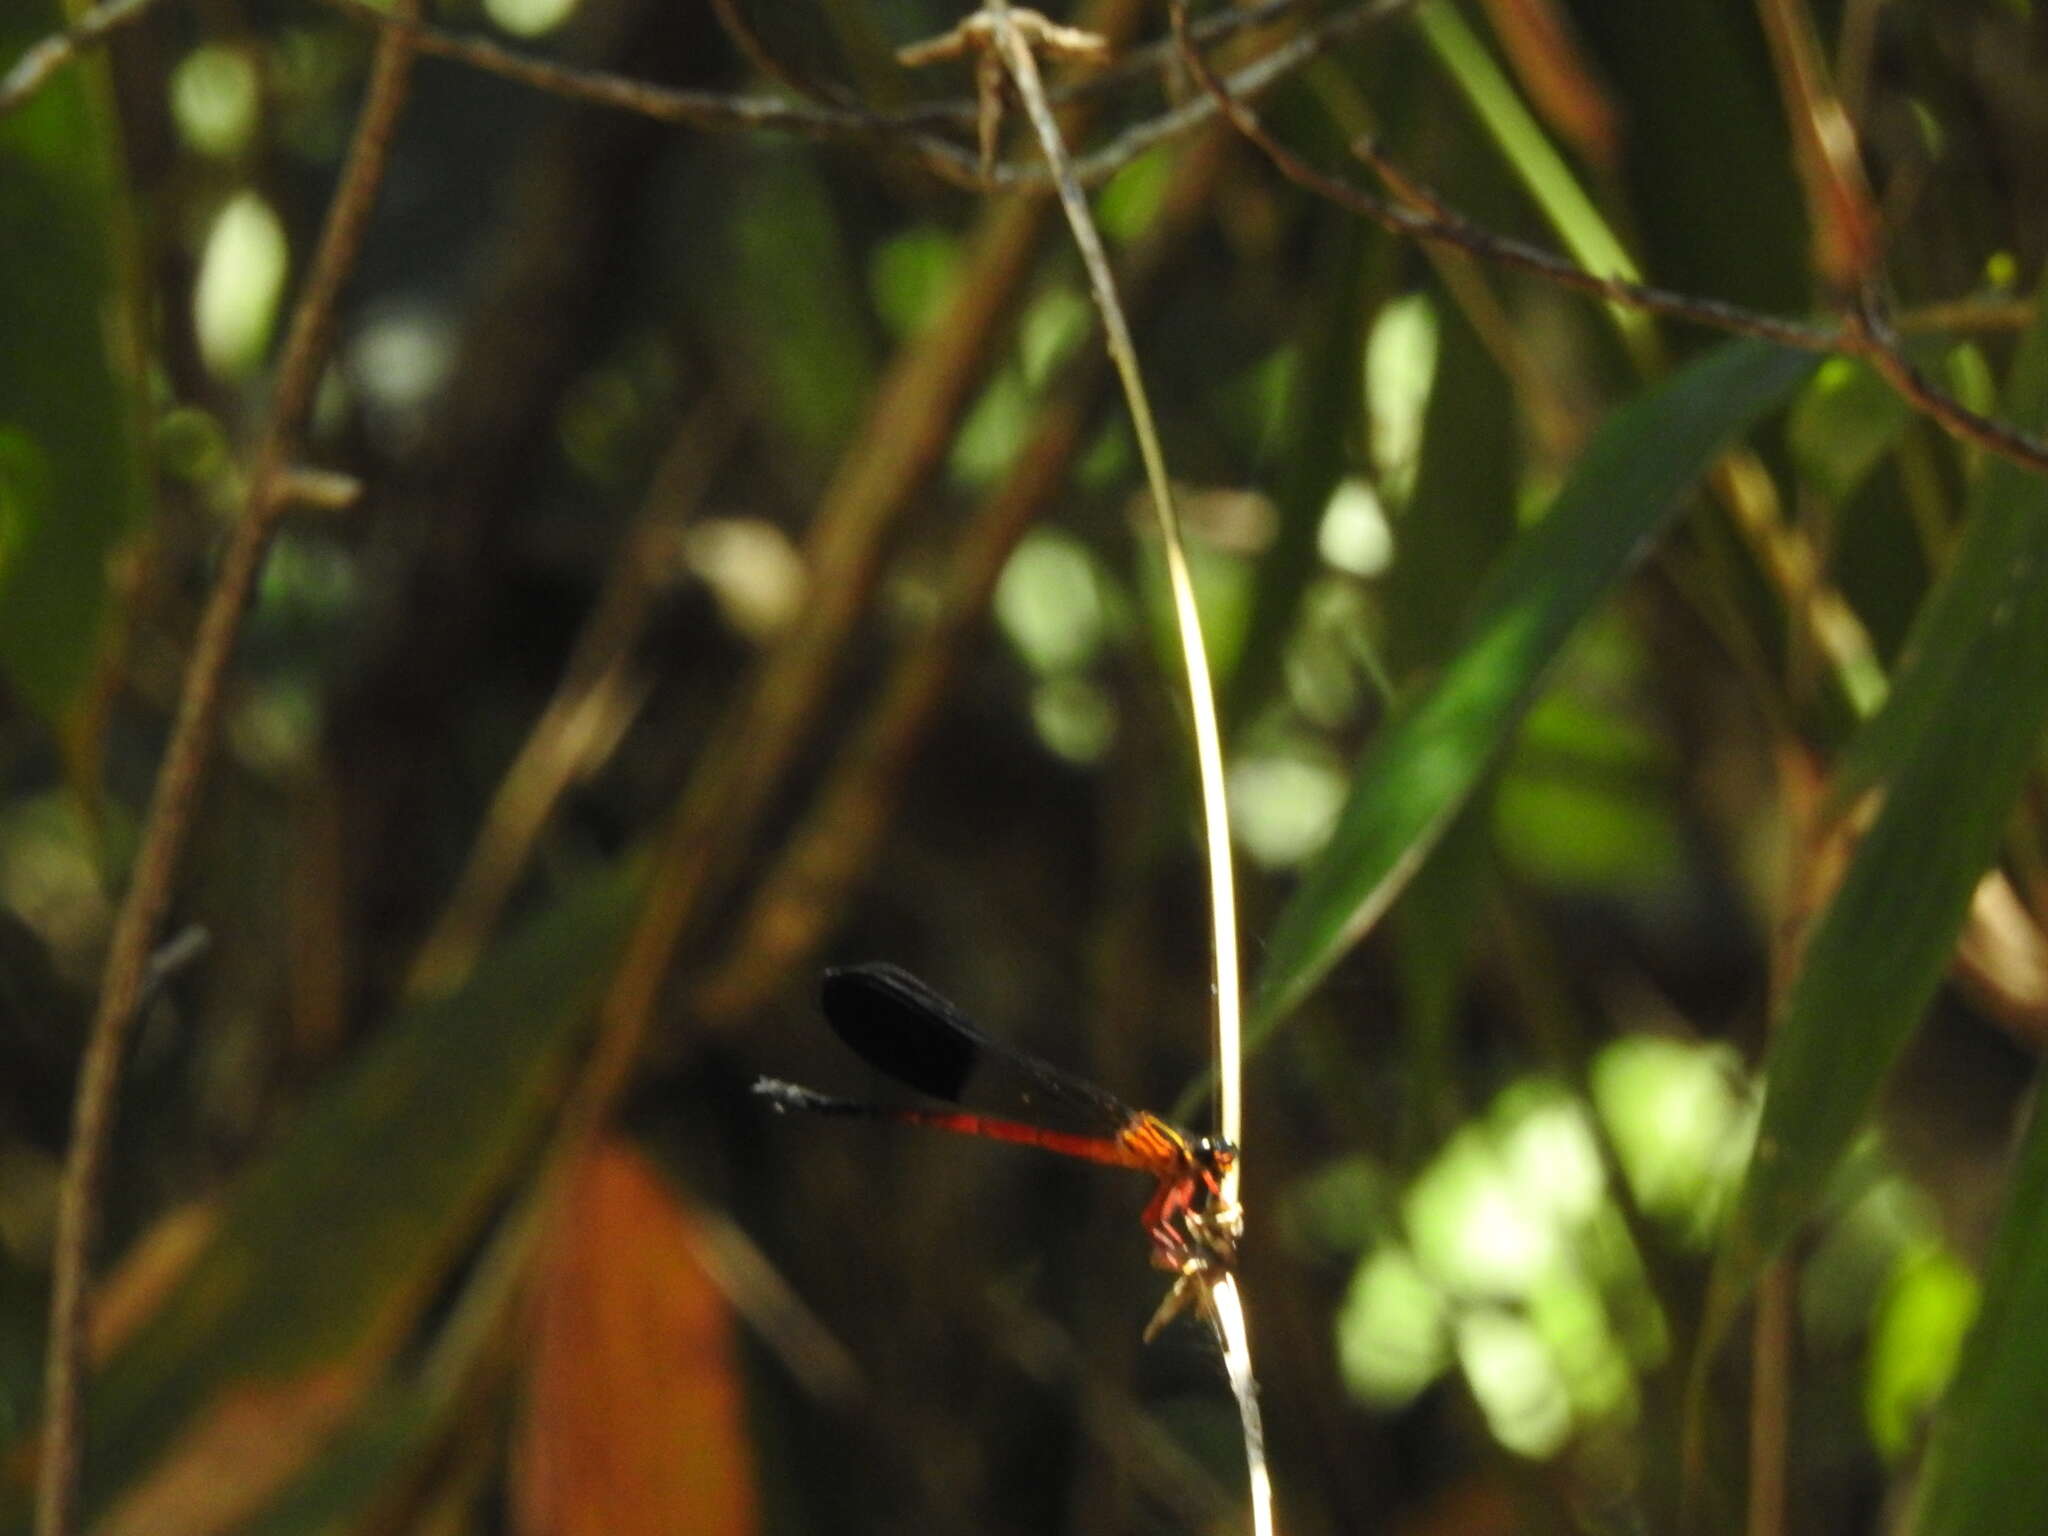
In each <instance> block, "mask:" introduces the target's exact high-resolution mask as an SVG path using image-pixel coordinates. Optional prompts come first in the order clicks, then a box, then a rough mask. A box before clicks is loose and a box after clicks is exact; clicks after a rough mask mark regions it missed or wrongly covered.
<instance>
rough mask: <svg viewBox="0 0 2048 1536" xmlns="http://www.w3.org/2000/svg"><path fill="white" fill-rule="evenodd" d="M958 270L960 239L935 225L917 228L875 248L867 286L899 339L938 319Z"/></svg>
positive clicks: (915, 332) (893, 236)
mask: <svg viewBox="0 0 2048 1536" xmlns="http://www.w3.org/2000/svg"><path fill="white" fill-rule="evenodd" d="M959 270H960V242H959V240H957V239H956V238H955V237H954V236H953V235H952V234H951V233H950V232H949V231H947V230H944V229H941V228H939V227H938V226H936V225H932V224H919V225H916V226H914V227H912V228H910V229H906V230H904V231H902V232H901V233H900V234H895V235H891V236H890V237H889V238H887V239H886V240H884V241H882V242H881V244H879V245H878V246H876V247H875V253H874V255H873V256H872V257H870V258H869V262H868V287H869V289H870V291H871V292H872V293H873V295H874V300H875V308H876V309H877V310H878V311H879V312H880V314H881V316H882V320H883V322H884V323H885V324H887V326H888V327H889V329H890V330H891V331H892V332H893V333H894V334H895V335H897V336H899V337H905V336H914V335H916V334H917V332H918V331H920V330H922V329H923V328H924V326H925V324H926V323H927V322H928V321H930V320H932V319H934V318H936V317H937V315H938V313H939V306H940V305H941V304H943V303H944V302H945V301H946V299H947V298H948V297H949V296H950V295H951V293H952V291H953V280H954V278H955V277H956V275H957V274H958V273H959Z"/></svg>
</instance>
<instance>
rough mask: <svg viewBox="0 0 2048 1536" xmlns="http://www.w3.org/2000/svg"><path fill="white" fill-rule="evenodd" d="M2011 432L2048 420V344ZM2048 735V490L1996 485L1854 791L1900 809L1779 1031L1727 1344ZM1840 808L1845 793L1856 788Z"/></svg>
mask: <svg viewBox="0 0 2048 1536" xmlns="http://www.w3.org/2000/svg"><path fill="white" fill-rule="evenodd" d="M2008 396H2009V399H2008V406H2007V411H2008V415H2009V416H2010V418H2011V419H2012V420H2014V421H2016V422H2019V423H2023V424H2038V423H2039V422H2041V421H2042V420H2043V418H2044V416H2048V327H2042V326H2040V325H2038V324H2037V326H2036V328H2035V330H2034V331H2033V333H2031V335H2030V336H2029V337H2028V339H2027V342H2026V344H2025V346H2024V347H2023V348H2022V351H2021V355H2020V357H2019V359H2018V361H2017V363H2016V365H2015V368H2014V377H2013V384H2012V387H2011V389H2010V390H2009V391H2008ZM2044 719H2048V479H2043V478H2041V477H2039V476H2035V475H2030V474H2028V473H2026V472H2025V471H2023V470H2021V469H2019V468H2018V467H2017V466H2014V465H2011V464H2009V463H2005V462H2003V461H2001V462H1999V463H1996V464H1993V465H1990V466H1988V467H1987V469H1986V472H1985V475H1984V478H1983V480H1982V481H1981V482H1980V483H1979V486H1978V488H1977V495H1976V497H1975V498H1974V502H1973V506H1972V510H1971V515H1970V518H1969V522H1968V525H1967V527H1966V529H1965V532H1964V535H1963V541H1962V544H1961V545H1960V546H1959V547H1958V549H1957V551H1956V553H1955V556H1954V558H1953V559H1952V561H1951V562H1950V565H1949V568H1948V570H1947V572H1946V573H1945V574H1944V575H1943V577H1942V579H1941V581H1940V583H1939V584H1938V585H1937V587H1936V588H1935V590H1934V592H1933V593H1932V594H1930V596H1929V597H1928V599H1927V601H1926V602H1925V603H1924V604H1923V606H1922V611H1921V614H1920V616H1919V619H1918V621H1917V622H1916V624H1915V626H1914V630H1913V633H1912V634H1911V636H1910V637H1909V639H1908V641H1907V645H1906V650H1905V654H1904V657H1903V660H1902V662H1901V665H1900V668H1899V674H1898V677H1897V679H1896V680H1895V682H1894V684H1893V686H1892V690H1891V693H1890V695H1889V697H1888V698H1887V700H1886V703H1885V706H1884V709H1883V710H1882V711H1881V712H1880V713H1879V714H1878V715H1877V717H1876V718H1874V719H1873V720H1872V721H1871V722H1870V724H1869V725H1868V726H1866V727H1865V729H1864V731H1863V732H1862V733H1860V734H1859V737H1858V739H1857V740H1856V741H1855V742H1854V743H1852V744H1851V746H1850V749H1849V751H1848V753H1847V754H1846V756H1845V758H1844V762H1843V768H1842V774H1841V777H1842V783H1843V785H1844V786H1853V787H1855V788H1856V789H1859V790H1860V789H1862V788H1864V787H1866V786H1869V787H1874V788H1876V789H1878V790H1879V791H1881V793H1882V796H1883V801H1882V807H1881V809H1880V810H1879V812H1878V815H1877V819H1876V821H1875V822H1874V824H1873V825H1872V826H1871V828H1870V830H1869V832H1868V833H1867V834H1866V835H1865V836H1864V838H1863V840H1862V842H1861V843H1860V845H1859V846H1858V847H1857V850H1856V853H1855V856H1854V858H1853V860H1852V861H1851V863H1850V866H1849V869H1848V873H1847V874H1846V875H1845V877H1844V878H1843V881H1842V884H1841V886H1840V888H1839V889H1838V890H1837V891H1836V893H1835V895H1834V897H1833V899H1832V900H1831V901H1830V902H1829V904H1828V906H1827V909H1826V910H1825V911H1824V912H1823V913H1822V914H1821V916H1820V918H1819V919H1818V921H1817V923H1816V925H1815V927H1814V930H1813V933H1812V937H1811V939H1810V940H1809V942H1808V944H1807V947H1806V952H1805V958H1804V961H1803V963H1802V965H1801V968H1800V971H1799V974H1798V975H1797V977H1795V978H1794V979H1793V982H1792V985H1791V988H1790V990H1789V992H1788V993H1787V996H1786V999H1785V1003H1784V1007H1783V1011H1782V1015H1781V1017H1780V1018H1779V1020H1778V1021H1777V1024H1776V1027H1775V1028H1774V1029H1773V1031H1772V1037H1771V1045H1770V1049H1769V1052H1768V1053H1767V1055H1766V1058H1765V1063H1764V1078H1765V1085H1766V1086H1765V1098H1764V1108H1763V1118H1762V1123H1761V1125H1760V1127H1759V1130H1758V1137H1757V1148H1756V1152H1755V1154H1754V1156H1753V1157H1752V1160H1751V1164H1750V1169H1749V1172H1748V1175H1747V1177H1746V1179H1745V1182H1744V1185H1743V1190H1742V1193H1741V1195H1740V1197H1739V1198H1738V1200H1737V1203H1736V1207H1735V1211H1734V1215H1733V1218H1732V1221H1731V1224H1730V1228H1729V1231H1728V1233H1727V1235H1726V1237H1725V1239H1724V1242H1723V1246H1722V1250H1721V1253H1720V1255H1719V1257H1718V1259H1717V1263H1716V1270H1715V1275H1714V1282H1713V1293H1712V1294H1713V1298H1714V1303H1713V1306H1712V1308H1711V1310H1710V1316H1709V1320H1708V1341H1709V1343H1710V1344H1711V1342H1712V1341H1713V1339H1714V1338H1715V1336H1716V1333H1717V1331H1718V1330H1719V1329H1720V1328H1724V1327H1725V1326H1726V1324H1727V1323H1728V1321H1729V1320H1730V1319H1731V1317H1732V1314H1733V1312H1734V1310H1735V1308H1736V1307H1738V1306H1739V1305H1740V1303H1741V1301H1742V1299H1743V1297H1744V1296H1745V1295H1746V1294H1747V1292H1748V1289H1749V1286H1750V1284H1751V1283H1752V1282H1753V1281H1754V1279H1755V1277H1756V1275H1757V1273H1758V1271H1759V1270H1760V1269H1761V1268H1762V1267H1763V1265H1764V1264H1765V1263H1767V1262H1768V1261H1769V1259H1770V1257H1771V1255H1772V1254H1774V1253H1775V1252H1776V1251H1777V1250H1778V1249H1779V1248H1780V1247H1781V1246H1782V1245H1783V1244H1784V1243H1785V1241H1786V1240H1787V1239H1788V1238H1789V1237H1790V1236H1791V1235H1792V1233H1793V1231H1794V1230H1795V1229H1796V1227H1797V1226H1798V1224H1799V1222H1800V1221H1801V1220H1802V1219H1803V1218H1804V1217H1805V1215H1806V1214H1807V1213H1808V1212H1809V1211H1810V1210H1811V1209H1812V1208H1813V1206H1814V1203H1815V1202H1816V1201H1817V1199H1818V1198H1819V1196H1820V1193H1821V1191H1822V1189H1823V1187H1824V1185H1825V1183H1826V1181H1827V1179H1828V1178H1829V1177H1830V1175H1831V1174H1832V1173H1833V1171H1834V1169H1835V1167H1836V1165H1837V1164H1838V1163H1839V1161H1840V1159H1841V1156H1842V1154H1843V1153H1844V1151H1846V1149H1847V1148H1848V1146H1849V1144H1850V1142H1851V1140H1852V1139H1853V1138H1854V1137H1855V1136H1856V1134H1857V1133H1858V1131H1859V1130H1860V1129H1861V1128H1862V1126H1863V1125H1864V1124H1865V1123H1867V1121H1868V1120H1869V1118H1870V1116H1871V1114H1872V1113H1873V1111H1874V1109H1875V1107H1876V1104H1877V1100H1878V1096H1879V1094H1880V1092H1881V1091H1882V1088H1883V1086H1884V1081H1885V1078H1886V1077H1887V1075H1888V1074H1889V1072H1890V1069H1891V1067H1892V1065H1893V1063H1894V1062H1895V1061H1896V1059H1897V1057H1898V1054H1899V1052H1900V1050H1901V1049H1902V1048H1903V1046H1904V1045H1905V1042H1906V1040H1907V1038H1908V1037H1909V1035H1910V1034H1911V1032H1912V1030H1913V1027H1914V1026H1915V1025H1916V1024H1917V1023H1918V1022H1919V1020H1920V1017H1921V1015H1922V1014H1923V1013H1924V1012H1925V1011H1926V1008H1927V1006H1928V1004H1929V1003H1930V1002H1931V1001H1932V1000H1933V997H1934V992H1935V989H1936V987H1938V986H1939V985H1940V982H1941V979H1942V976H1943V975H1944V974H1945V972H1946V970H1947V968H1948V963H1949V957H1950V954H1951V952H1952V951H1953V949H1954V946H1955V941H1956V937H1957V935H1958V934H1959V933H1960V931H1961V929H1962V925H1963V921H1964V918H1965V916H1966V915H1967V913H1968V909H1969V903H1970V897H1971V893H1972V892H1973V891H1974V890H1975V889H1976V886H1977V882H1978V880H1979V879H1980V878H1981V877H1982V875H1983V873H1984V871H1985V870H1986V868H1988V867H1989V865H1990V864H1991V862H1992V860H1993V858H1994V857H1995V854H1996V851H1997V847H1998V842H1999V838H2000V836H2001V835H2002V833H2003V832H2004V830H2005V826H2006V823H2007V819H2008V817H2009V816H2010V814H2011V811H2012V807H2013V803H2014V801H2015V800H2016V799H2017V798H2018V795H2019V793H2020V789H2021V786H2022V784H2023V783H2024V781H2025V778H2026V775H2027V773H2028V770H2029V769H2030V768H2031V767H2032V766H2033V763H2034V761H2035V755H2036V751H2037V749H2038V746H2039V742H2040V735H2041V727H2042V723H2043V720H2044ZM1837 797H1838V799H1839V797H1840V790H1839V789H1838V796H1837Z"/></svg>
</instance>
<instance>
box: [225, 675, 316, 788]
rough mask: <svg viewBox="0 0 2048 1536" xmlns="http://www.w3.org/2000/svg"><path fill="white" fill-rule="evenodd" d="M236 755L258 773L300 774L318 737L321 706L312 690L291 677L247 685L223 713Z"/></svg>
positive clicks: (229, 738) (278, 775)
mask: <svg viewBox="0 0 2048 1536" xmlns="http://www.w3.org/2000/svg"><path fill="white" fill-rule="evenodd" d="M227 734H228V741H229V744H230V745H231V746H233V748H234V750H235V755H236V756H238V757H239V758H241V760H242V761H243V763H244V764H246V765H247V766H249V767H251V768H254V769H255V770H256V771H257V772H259V773H264V774H268V775H271V776H273V777H276V778H280V779H282V778H289V777H293V776H295V775H297V774H300V773H303V772H304V771H305V769H306V766H307V764H308V763H309V762H310V761H311V760H312V756H313V749H314V744H315V743H316V742H317V741H318V740H319V736H320V706H319V703H318V700H317V699H316V697H315V695H314V693H313V690H312V689H311V688H308V687H307V686H305V685H304V684H303V683H300V682H296V681H278V682H271V683H265V684H262V685H260V686H256V687H251V688H249V689H247V690H246V691H245V693H244V695H243V697H242V700H241V702H240V704H239V705H238V706H237V707H236V709H235V711H234V712H233V713H232V714H231V715H229V716H228V728H227Z"/></svg>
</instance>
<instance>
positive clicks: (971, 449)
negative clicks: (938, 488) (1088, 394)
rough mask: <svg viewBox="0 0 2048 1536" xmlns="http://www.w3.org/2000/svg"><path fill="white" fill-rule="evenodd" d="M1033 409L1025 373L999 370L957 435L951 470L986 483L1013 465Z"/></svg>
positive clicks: (965, 481)
mask: <svg viewBox="0 0 2048 1536" xmlns="http://www.w3.org/2000/svg"><path fill="white" fill-rule="evenodd" d="M1031 410H1032V406H1031V391H1030V390H1028V389H1027V388H1025V386H1024V378H1023V375H1022V373H1021V372H1020V371H1019V370H1017V369H1015V368H1005V369H1004V370H1003V371H1002V372H1000V373H998V374H997V375H996V376H995V377H994V378H992V379H990V380H989V381H988V387H987V388H985V389H984V390H982V392H981V398H980V399H979V400H977V401H975V402H974V406H973V408H972V409H971V410H969V411H968V413H967V419H966V420H965V421H963V422H962V423H961V424H960V430H959V431H958V432H956V433H955V434H954V435H953V451H952V452H951V453H950V454H948V455H947V457H946V471H947V473H948V474H950V475H951V476H952V477H953V478H954V479H955V480H957V481H959V482H960V483H961V484H962V485H970V486H974V485H986V484H988V483H989V481H991V480H993V479H995V477H996V476H997V475H999V474H1001V473H1002V471H1003V470H1005V469H1007V468H1008V467H1009V464H1010V460H1011V459H1013V458H1015V457H1016V455H1017V452H1018V449H1019V448H1020V446H1021V445H1022V444H1023V442H1024V435H1025V434H1026V433H1027V432H1029V431H1030V430H1031ZM1084 483H1085V482H1084Z"/></svg>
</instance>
